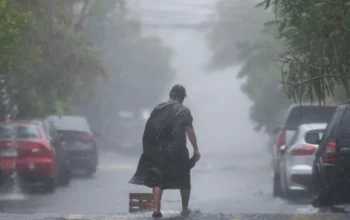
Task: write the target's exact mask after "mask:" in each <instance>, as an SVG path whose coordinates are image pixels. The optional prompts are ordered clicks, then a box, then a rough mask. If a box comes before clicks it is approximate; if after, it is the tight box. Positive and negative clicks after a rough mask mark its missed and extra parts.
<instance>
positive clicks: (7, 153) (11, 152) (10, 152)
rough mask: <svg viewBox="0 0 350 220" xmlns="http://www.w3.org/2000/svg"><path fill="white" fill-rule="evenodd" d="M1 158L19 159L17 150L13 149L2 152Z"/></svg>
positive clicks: (0, 153)
mask: <svg viewBox="0 0 350 220" xmlns="http://www.w3.org/2000/svg"><path fill="white" fill-rule="evenodd" d="M0 156H3V157H17V150H16V149H13V148H8V149H3V150H1V151H0Z"/></svg>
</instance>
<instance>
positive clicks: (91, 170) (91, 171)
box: [86, 151, 98, 176]
mask: <svg viewBox="0 0 350 220" xmlns="http://www.w3.org/2000/svg"><path fill="white" fill-rule="evenodd" d="M97 164H98V154H97V151H96V152H95V155H94V158H93V160H92V161H91V163H90V165H88V166H87V168H86V173H87V174H88V175H89V176H91V175H93V174H94V173H96V171H97Z"/></svg>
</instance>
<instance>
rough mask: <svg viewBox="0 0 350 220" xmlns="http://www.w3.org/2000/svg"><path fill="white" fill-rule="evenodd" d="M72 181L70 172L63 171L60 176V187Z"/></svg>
mask: <svg viewBox="0 0 350 220" xmlns="http://www.w3.org/2000/svg"><path fill="white" fill-rule="evenodd" d="M71 179H72V170H64V171H63V173H62V174H61V176H60V181H59V182H60V185H61V186H68V185H69V183H70V181H71Z"/></svg>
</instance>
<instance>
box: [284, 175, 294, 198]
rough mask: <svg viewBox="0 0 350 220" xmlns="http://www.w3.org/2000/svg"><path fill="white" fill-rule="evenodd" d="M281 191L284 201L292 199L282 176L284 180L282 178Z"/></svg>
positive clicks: (285, 177)
mask: <svg viewBox="0 0 350 220" xmlns="http://www.w3.org/2000/svg"><path fill="white" fill-rule="evenodd" d="M282 181H283V183H282V184H283V190H282V195H283V198H285V199H290V198H291V197H292V193H291V191H290V189H289V187H288V184H287V176H286V175H284V178H283V180H282Z"/></svg>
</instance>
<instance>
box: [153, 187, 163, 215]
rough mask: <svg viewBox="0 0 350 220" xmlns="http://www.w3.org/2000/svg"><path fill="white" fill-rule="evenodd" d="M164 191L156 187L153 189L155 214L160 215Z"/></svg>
mask: <svg viewBox="0 0 350 220" xmlns="http://www.w3.org/2000/svg"><path fill="white" fill-rule="evenodd" d="M162 194H163V190H162V189H161V188H160V187H158V186H156V187H154V188H153V201H154V209H153V211H154V212H155V213H160V208H161V199H162Z"/></svg>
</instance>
